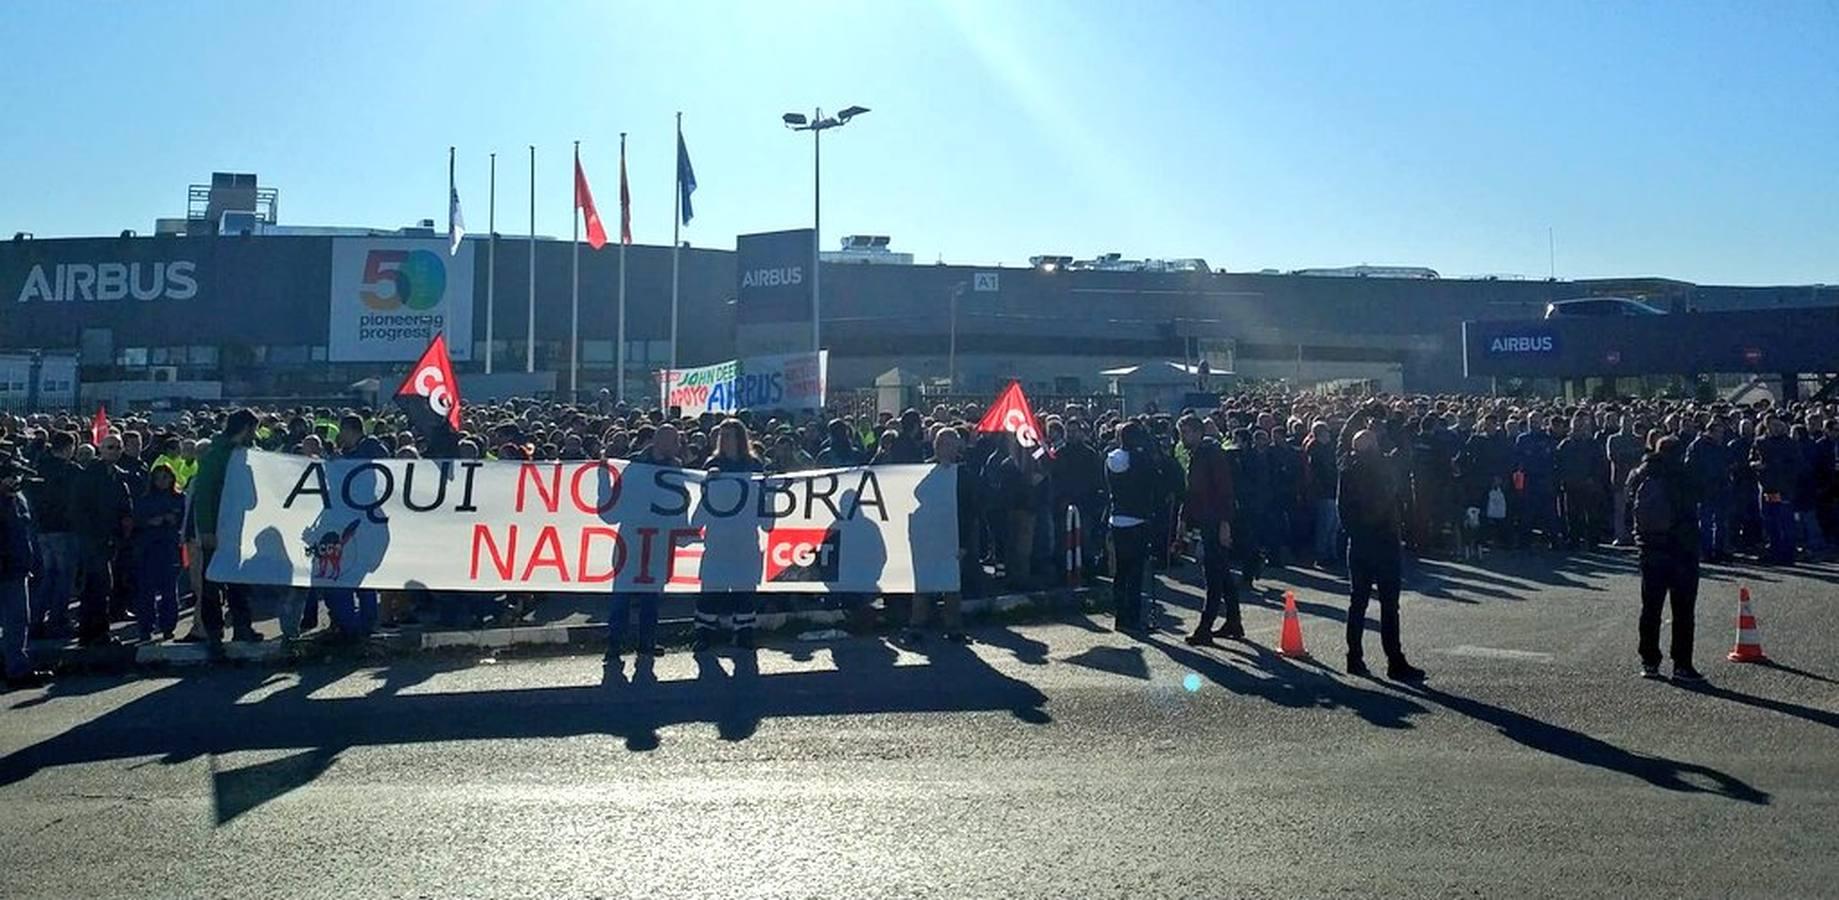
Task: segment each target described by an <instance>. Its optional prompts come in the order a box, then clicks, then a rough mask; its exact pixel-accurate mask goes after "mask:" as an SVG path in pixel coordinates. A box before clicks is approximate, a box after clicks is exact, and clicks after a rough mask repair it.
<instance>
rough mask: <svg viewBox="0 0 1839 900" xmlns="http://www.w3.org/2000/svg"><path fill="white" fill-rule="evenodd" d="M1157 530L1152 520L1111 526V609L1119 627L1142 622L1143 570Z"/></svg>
mask: <svg viewBox="0 0 1839 900" xmlns="http://www.w3.org/2000/svg"><path fill="white" fill-rule="evenodd" d="M1154 530H1155V529H1154V525H1153V524H1152V523H1150V522H1145V523H1143V524H1141V525H1131V526H1129V527H1127V528H1112V529H1111V612H1112V615H1113V616H1114V617H1115V618H1116V623H1117V627H1119V628H1136V627H1140V626H1141V625H1142V624H1143V570H1144V568H1145V566H1146V565H1147V563H1148V562H1149V545H1150V537H1151V535H1150V532H1152V531H1154Z"/></svg>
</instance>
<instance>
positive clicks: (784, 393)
mask: <svg viewBox="0 0 1839 900" xmlns="http://www.w3.org/2000/svg"><path fill="white" fill-rule="evenodd" d="M829 369H830V351H828V350H820V351H818V352H816V353H787V354H783V355H780V356H754V357H749V358H747V359H731V360H729V361H727V362H723V363H716V364H715V365H712V366H698V367H696V368H694V369H665V370H664V371H663V373H662V375H661V377H660V379H659V383H658V395H659V399H660V400H662V401H663V403H664V408H666V409H669V408H670V407H673V406H678V407H682V408H683V413H682V414H683V415H686V416H700V415H702V414H703V413H705V412H711V413H734V412H739V411H741V410H743V409H823V408H824V386H825V382H826V381H827V380H828V377H829Z"/></svg>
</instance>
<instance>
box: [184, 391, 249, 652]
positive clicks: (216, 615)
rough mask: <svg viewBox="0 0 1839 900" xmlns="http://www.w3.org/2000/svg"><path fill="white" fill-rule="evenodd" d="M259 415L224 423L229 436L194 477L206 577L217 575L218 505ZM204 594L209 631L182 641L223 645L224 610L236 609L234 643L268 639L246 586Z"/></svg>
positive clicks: (240, 413)
mask: <svg viewBox="0 0 1839 900" xmlns="http://www.w3.org/2000/svg"><path fill="white" fill-rule="evenodd" d="M255 424H256V418H255V413H254V412H251V411H249V410H247V409H239V410H237V411H236V412H233V413H231V414H230V415H229V416H228V417H227V418H225V419H224V426H223V432H222V433H221V434H219V435H218V436H217V437H216V438H215V439H213V440H212V441H211V446H210V449H209V450H208V451H206V452H205V454H204V456H203V458H201V459H199V460H198V473H197V474H196V475H194V476H192V487H191V494H192V501H191V529H190V530H191V533H192V534H193V535H195V536H196V537H197V540H198V550H199V553H200V555H201V556H202V557H203V559H202V561H201V564H200V566H199V569H198V570H199V571H200V572H208V571H210V569H211V559H212V557H214V556H216V555H217V504H218V501H220V500H221V499H223V485H224V477H225V476H226V475H227V474H228V470H229V467H230V454H231V453H234V452H235V451H236V449H237V448H239V447H243V448H246V447H249V446H250V445H251V444H254V443H255ZM203 585H204V589H203V590H202V591H200V592H199V596H198V607H197V620H196V622H197V623H199V624H202V625H203V627H204V632H203V634H200V633H199V632H198V631H197V629H196V628H194V629H193V631H192V632H191V633H190V634H187V635H186V636H185V637H182V638H180V639H179V640H180V642H181V643H185V642H195V641H200V640H208V641H210V642H211V643H213V644H216V643H221V642H222V641H223V628H224V607H225V606H228V607H229V609H230V628H231V631H232V637H233V639H234V640H237V641H242V642H250V643H253V642H257V641H260V640H261V639H262V636H261V635H260V634H258V633H257V632H256V630H255V626H254V623H253V621H252V619H251V616H250V614H249V586H248V585H243V584H233V583H223V582H216V581H211V580H210V579H209V578H206V579H204V581H203Z"/></svg>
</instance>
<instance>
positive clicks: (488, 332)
mask: <svg viewBox="0 0 1839 900" xmlns="http://www.w3.org/2000/svg"><path fill="white" fill-rule="evenodd" d="M491 171H492V174H491V190H490V191H489V192H488V196H489V197H490V198H491V199H489V200H488V201H487V202H486V213H485V230H486V235H487V237H486V241H487V243H486V250H485V374H487V375H490V374H492V320H493V319H494V318H496V317H495V316H494V315H493V314H492V309H493V307H494V306H495V303H494V300H495V299H496V295H497V293H498V154H496V153H493V154H492V167H491Z"/></svg>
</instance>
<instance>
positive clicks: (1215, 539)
mask: <svg viewBox="0 0 1839 900" xmlns="http://www.w3.org/2000/svg"><path fill="white" fill-rule="evenodd" d="M1198 549H1199V550H1200V566H1201V574H1202V576H1203V577H1204V578H1205V579H1206V584H1207V601H1206V603H1205V604H1203V605H1202V606H1201V609H1200V627H1199V628H1197V629H1196V630H1195V633H1196V634H1206V633H1207V632H1210V631H1212V630H1213V620H1214V619H1215V618H1217V617H1218V616H1219V614H1220V607H1221V605H1222V604H1223V605H1224V606H1225V607H1226V627H1227V628H1231V629H1235V630H1237V629H1240V628H1243V627H1244V626H1243V625H1242V624H1241V623H1240V619H1239V584H1238V582H1236V581H1233V580H1232V564H1231V563H1232V561H1231V559H1230V551H1229V550H1228V549H1227V548H1225V547H1222V546H1220V526H1219V525H1217V524H1212V525H1202V526H1201V529H1200V547H1199V548H1198Z"/></svg>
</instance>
